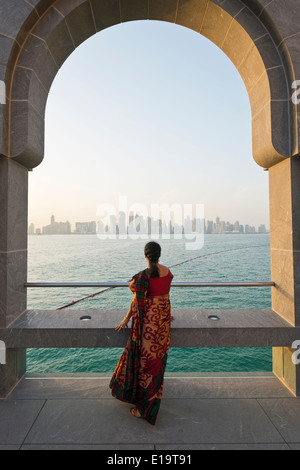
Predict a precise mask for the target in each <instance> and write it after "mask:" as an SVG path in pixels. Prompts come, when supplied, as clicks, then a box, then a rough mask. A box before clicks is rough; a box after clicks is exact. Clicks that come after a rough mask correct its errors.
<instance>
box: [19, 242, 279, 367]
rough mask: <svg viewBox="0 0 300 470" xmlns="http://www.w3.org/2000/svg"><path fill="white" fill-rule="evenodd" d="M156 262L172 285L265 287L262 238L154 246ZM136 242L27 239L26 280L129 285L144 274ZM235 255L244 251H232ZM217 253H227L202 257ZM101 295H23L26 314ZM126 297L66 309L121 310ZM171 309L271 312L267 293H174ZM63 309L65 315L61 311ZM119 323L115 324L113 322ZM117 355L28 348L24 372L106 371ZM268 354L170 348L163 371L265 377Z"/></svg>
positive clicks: (266, 259) (114, 293)
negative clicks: (193, 246)
mask: <svg viewBox="0 0 300 470" xmlns="http://www.w3.org/2000/svg"><path fill="white" fill-rule="evenodd" d="M158 241H159V243H160V245H161V246H162V257H161V260H160V261H161V263H162V264H165V265H167V266H172V265H174V264H177V263H179V262H181V261H185V260H188V259H191V258H194V257H201V258H198V259H194V260H193V261H191V262H188V263H185V264H182V265H181V266H176V267H174V268H171V270H172V272H173V274H174V281H191V282H193V281H200V282H205V281H211V282H213V281H216V282H222V281H223V282H225V281H226V282H230V281H266V280H270V247H269V245H270V242H269V234H249V235H246V234H243V235H242V234H220V235H206V236H205V243H204V246H203V248H202V249H201V250H199V251H188V250H186V249H185V240H184V239H182V240H158ZM144 244H145V241H143V240H131V239H128V240H99V239H98V238H97V237H96V235H42V236H30V237H29V248H28V249H29V252H28V280H29V281H30V282H34V281H43V282H51V281H52V282H54V281H61V282H65V281H72V282H75V281H82V282H87V281H99V282H101V281H103V282H104V281H128V280H129V279H130V278H131V277H132V275H133V274H135V273H136V272H138V271H140V270H142V269H144V268H145V267H146V264H145V258H144V255H143V247H144ZM236 248H243V249H241V250H236ZM223 250H234V251H228V252H225V253H220V254H216V255H212V256H205V257H202V256H203V255H207V254H210V253H215V252H218V251H223ZM99 290H100V289H99V288H98V289H94V290H93V289H91V288H87V289H81V288H80V289H28V308H29V309H32V308H37V309H56V308H58V307H60V306H63V305H65V304H67V303H69V302H71V301H72V300H76V299H78V298H81V297H84V296H86V295H90V294H91V293H93V292H96V291H99ZM131 299H132V294H131V293H130V291H129V289H126V288H125V289H124V288H119V289H113V290H110V291H108V292H105V293H103V294H101V295H99V296H97V297H94V298H93V299H88V300H86V301H84V302H82V303H79V304H76V305H74V306H72V307H70V308H72V309H81V310H82V309H101V308H105V309H107V308H108V309H126V308H128V307H129V305H130V302H131ZM171 304H172V308H173V309H177V308H185V309H195V308H199V309H206V308H209V309H211V308H213V309H220V308H222V309H231V308H237V309H245V308H257V309H261V308H270V307H271V289H270V288H198V289H197V288H184V289H183V288H180V289H179V288H178V289H176V288H173V289H172V290H171ZM67 311H68V310H65V312H67ZM120 320H121V318H120ZM121 353H122V349H119V348H109V349H106V348H103V349H102V348H100V349H28V350H27V371H28V372H47V373H55V372H72V373H75V372H81V373H82V372H95V373H97V372H98V373H99V372H112V371H113V370H114V368H115V366H116V363H117V361H118V359H119V357H120V355H121ZM271 370H272V349H271V348H171V349H170V352H169V357H168V363H167V368H166V372H183V371H184V372H241V371H243V372H247V371H260V372H261V371H271Z"/></svg>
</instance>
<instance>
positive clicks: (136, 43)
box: [29, 21, 269, 229]
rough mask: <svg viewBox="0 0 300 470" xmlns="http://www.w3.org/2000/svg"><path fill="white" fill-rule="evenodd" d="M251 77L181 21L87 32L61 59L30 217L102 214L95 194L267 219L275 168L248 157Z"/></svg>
mask: <svg viewBox="0 0 300 470" xmlns="http://www.w3.org/2000/svg"><path fill="white" fill-rule="evenodd" d="M251 133H252V130H251V110H250V102H249V98H248V94H247V91H246V87H245V85H244V83H243V81H242V78H241V77H240V75H239V73H238V71H237V69H236V68H235V67H234V65H233V64H232V62H231V61H230V60H229V58H228V57H227V56H226V55H225V54H224V53H223V52H222V51H221V50H220V49H219V48H218V47H217V46H215V45H214V44H213V43H212V42H211V41H209V40H208V39H206V38H205V37H203V36H201V35H200V34H198V33H196V32H194V31H191V30H189V29H187V28H184V27H182V26H178V25H175V24H170V23H165V22H159V21H134V22H128V23H123V24H121V25H116V26H113V27H110V28H107V29H106V30H104V31H101V32H99V33H97V34H96V35H94V36H93V37H91V38H90V39H88V40H87V41H85V42H84V43H83V44H81V45H80V46H79V47H78V48H77V49H76V50H75V51H74V52H73V53H72V54H71V56H70V57H69V58H68V59H67V60H66V62H65V63H64V64H63V66H62V68H61V69H60V70H59V72H58V74H57V76H56V78H55V80H54V82H53V85H52V87H51V90H50V93H49V97H48V101H47V107H46V118H45V156H44V160H43V162H42V163H41V164H40V165H39V166H38V167H36V168H35V169H34V170H33V172H30V176H29V223H34V224H35V227H36V228H37V227H39V228H42V226H44V225H47V224H49V223H50V217H51V215H55V219H56V221H61V222H65V221H66V220H68V221H70V222H71V224H72V229H73V228H74V224H75V222H85V221H90V220H96V219H97V217H96V214H97V210H98V208H99V206H101V205H103V204H112V205H113V206H114V207H115V208H116V211H118V206H119V201H120V197H123V198H126V200H127V204H128V207H129V208H130V207H131V206H132V205H133V204H143V205H145V206H146V207H148V208H149V215H150V207H151V206H150V204H162V203H164V204H169V205H172V204H180V205H183V204H189V205H192V206H193V207H195V206H196V205H197V204H201V205H203V207H204V216H205V219H207V220H215V218H216V217H217V216H219V217H220V218H221V220H225V221H230V222H232V223H234V222H235V221H236V220H239V222H240V223H241V224H249V225H254V226H256V227H257V226H258V225H260V224H265V225H266V227H267V228H268V227H269V207H268V205H269V202H268V173H267V172H265V171H264V170H263V168H261V167H260V166H258V165H257V164H256V163H255V161H254V159H253V157H252V135H251Z"/></svg>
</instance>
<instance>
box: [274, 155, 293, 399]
mask: <svg viewBox="0 0 300 470" xmlns="http://www.w3.org/2000/svg"><path fill="white" fill-rule="evenodd" d="M269 188H270V189H269V191H270V242H271V279H272V281H274V282H275V283H276V287H274V288H272V308H273V310H274V311H275V312H277V313H278V314H279V315H280V316H282V317H283V318H284V319H285V320H287V321H288V322H289V323H290V324H291V325H293V326H299V325H300V158H299V157H292V158H288V159H286V160H284V161H283V162H281V163H278V164H277V165H274V166H273V167H271V168H270V169H269ZM299 340H300V338H299ZM291 346H292V345H291ZM294 351H295V350H294V349H292V348H291V347H285V348H273V371H274V373H275V375H277V376H278V377H279V378H280V379H281V380H282V381H283V382H284V384H285V385H286V386H287V387H288V388H289V389H290V390H291V391H292V392H293V393H294V394H295V395H297V396H300V365H296V364H294V363H293V361H292V354H293V352H294Z"/></svg>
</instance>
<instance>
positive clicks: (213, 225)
mask: <svg viewBox="0 0 300 470" xmlns="http://www.w3.org/2000/svg"><path fill="white" fill-rule="evenodd" d="M266 232H267V230H266V226H265V225H260V226H259V227H258V231H256V228H255V227H253V226H250V225H245V226H244V225H241V224H240V223H239V221H238V220H236V221H235V222H234V224H231V223H230V222H225V221H223V220H220V218H219V217H217V218H216V221H215V222H213V221H212V220H208V221H207V222H206V225H205V233H266Z"/></svg>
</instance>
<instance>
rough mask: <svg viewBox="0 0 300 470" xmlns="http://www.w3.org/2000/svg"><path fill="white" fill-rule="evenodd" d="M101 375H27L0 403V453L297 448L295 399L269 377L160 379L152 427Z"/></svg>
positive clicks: (299, 422)
mask: <svg viewBox="0 0 300 470" xmlns="http://www.w3.org/2000/svg"><path fill="white" fill-rule="evenodd" d="M108 383H109V377H106V376H105V375H102V376H99V375H86V376H84V377H82V376H74V375H63V376H57V375H56V376H52V375H27V376H26V377H25V378H24V379H23V380H22V382H21V383H20V384H19V385H18V387H17V388H16V389H15V390H14V391H13V392H12V393H11V395H10V396H9V397H8V398H7V399H6V400H0V450H6V449H7V450H11V449H12V450H14V449H20V450H31V449H35V450H39V449H100V450H101V449H105V450H124V449H126V450H128V449H130V450H133V449H135V450H141V449H146V450H174V449H176V450H180V449H181V450H193V449H199V450H202V449H203V450H204V449H237V450H239V449H245V450H247V449H251V450H252V449H266V450H269V449H280V450H281V449H282V450H291V449H295V450H298V449H300V399H297V398H295V397H294V396H293V395H292V394H291V393H289V391H288V390H287V389H286V388H285V387H284V386H283V385H282V384H281V382H279V381H278V380H277V379H276V378H275V377H273V376H272V374H258V375H256V376H249V375H247V374H244V376H243V377H241V376H235V375H233V374H232V375H230V376H228V375H224V376H218V377H217V376H210V377H206V376H201V375H199V376H195V375H193V376H189V375H184V374H181V375H180V376H177V377H175V376H174V374H169V375H167V376H166V378H165V386H164V397H163V400H162V403H161V408H160V412H159V415H158V418H157V422H156V425H155V426H151V425H150V424H149V423H147V422H146V421H145V420H142V419H136V418H134V417H132V416H131V415H130V413H129V408H130V405H128V404H124V403H121V402H119V401H117V400H115V399H114V398H112V397H111V395H110V390H109V388H108Z"/></svg>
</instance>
